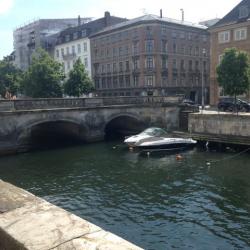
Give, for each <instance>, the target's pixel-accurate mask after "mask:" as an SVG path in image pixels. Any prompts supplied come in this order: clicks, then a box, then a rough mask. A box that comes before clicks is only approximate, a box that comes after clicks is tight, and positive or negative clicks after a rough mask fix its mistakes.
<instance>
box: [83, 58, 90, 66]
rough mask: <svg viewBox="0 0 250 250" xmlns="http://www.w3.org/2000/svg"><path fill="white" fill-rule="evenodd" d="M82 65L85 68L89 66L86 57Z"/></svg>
mask: <svg viewBox="0 0 250 250" xmlns="http://www.w3.org/2000/svg"><path fill="white" fill-rule="evenodd" d="M84 65H85V67H86V68H87V67H88V66H89V65H88V58H87V57H86V58H84Z"/></svg>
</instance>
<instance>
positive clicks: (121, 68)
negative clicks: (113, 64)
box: [119, 62, 123, 72]
mask: <svg viewBox="0 0 250 250" xmlns="http://www.w3.org/2000/svg"><path fill="white" fill-rule="evenodd" d="M122 70H123V67H122V62H119V71H120V72H122Z"/></svg>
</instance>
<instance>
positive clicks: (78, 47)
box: [77, 44, 81, 54]
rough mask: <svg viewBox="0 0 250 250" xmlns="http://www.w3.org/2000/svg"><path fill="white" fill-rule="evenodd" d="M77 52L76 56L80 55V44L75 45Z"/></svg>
mask: <svg viewBox="0 0 250 250" xmlns="http://www.w3.org/2000/svg"><path fill="white" fill-rule="evenodd" d="M77 52H78V54H80V53H81V44H77Z"/></svg>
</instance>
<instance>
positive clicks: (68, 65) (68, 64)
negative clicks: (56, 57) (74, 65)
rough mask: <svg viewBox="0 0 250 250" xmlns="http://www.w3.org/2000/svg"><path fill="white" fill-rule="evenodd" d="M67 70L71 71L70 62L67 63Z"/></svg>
mask: <svg viewBox="0 0 250 250" xmlns="http://www.w3.org/2000/svg"><path fill="white" fill-rule="evenodd" d="M67 69H68V70H69V69H70V62H67Z"/></svg>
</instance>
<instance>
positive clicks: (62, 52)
mask: <svg viewBox="0 0 250 250" xmlns="http://www.w3.org/2000/svg"><path fill="white" fill-rule="evenodd" d="M61 54H62V56H64V48H61Z"/></svg>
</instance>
